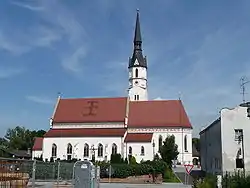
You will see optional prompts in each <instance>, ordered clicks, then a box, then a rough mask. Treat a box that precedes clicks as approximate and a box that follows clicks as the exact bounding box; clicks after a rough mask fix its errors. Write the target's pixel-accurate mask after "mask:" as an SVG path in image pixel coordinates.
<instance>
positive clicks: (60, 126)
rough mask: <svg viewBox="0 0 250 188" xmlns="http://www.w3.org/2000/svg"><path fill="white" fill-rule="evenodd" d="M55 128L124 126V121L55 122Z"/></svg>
mask: <svg viewBox="0 0 250 188" xmlns="http://www.w3.org/2000/svg"><path fill="white" fill-rule="evenodd" d="M52 127H53V129H69V128H70V129H74V128H124V122H105V123H54V124H53V126H52Z"/></svg>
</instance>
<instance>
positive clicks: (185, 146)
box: [33, 12, 192, 163]
mask: <svg viewBox="0 0 250 188" xmlns="http://www.w3.org/2000/svg"><path fill="white" fill-rule="evenodd" d="M141 45H142V40H141V32H140V23H139V13H138V12H137V19H136V28H135V37H134V51H133V55H132V57H131V58H130V60H129V66H128V71H129V89H128V97H116V98H78V99H62V98H60V97H59V98H58V101H57V104H56V106H55V110H54V114H53V116H52V118H51V122H50V124H51V128H50V130H49V131H48V132H47V133H46V134H45V135H44V138H43V139H41V138H40V141H41V140H42V142H39V141H37V142H35V145H34V148H33V157H39V156H40V155H41V154H42V157H43V159H44V160H50V158H51V157H53V158H55V159H56V158H60V159H72V158H77V159H92V158H93V157H95V159H96V160H109V159H110V156H111V154H112V153H120V154H121V155H122V156H123V157H124V158H126V157H128V156H129V155H133V156H134V157H135V158H136V160H137V161H138V162H140V161H141V160H152V159H153V156H154V154H156V153H158V151H159V150H158V148H159V147H160V146H161V145H162V144H163V141H164V140H165V138H166V137H167V135H172V134H173V135H174V136H175V140H176V144H177V145H178V150H179V156H178V161H179V162H180V163H192V126H191V124H190V121H189V118H188V116H187V114H186V112H185V109H184V107H183V105H182V102H181V101H180V100H157V101H156V100H154V101H149V100H148V91H147V62H146V58H145V57H143V55H142V46H141ZM36 143H37V144H36Z"/></svg>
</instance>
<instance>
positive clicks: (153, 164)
mask: <svg viewBox="0 0 250 188" xmlns="http://www.w3.org/2000/svg"><path fill="white" fill-rule="evenodd" d="M98 165H99V166H100V169H101V174H100V176H101V178H107V177H108V176H109V167H110V164H109V163H98ZM111 167H112V169H113V173H112V177H113V178H126V177H129V176H140V175H148V174H162V175H164V173H165V171H166V168H167V164H166V163H165V162H163V161H147V162H143V163H141V164H112V165H111Z"/></svg>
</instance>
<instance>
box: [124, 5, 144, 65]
mask: <svg viewBox="0 0 250 188" xmlns="http://www.w3.org/2000/svg"><path fill="white" fill-rule="evenodd" d="M128 67H129V68H131V67H145V68H147V60H146V57H143V54H142V37H141V28H140V15H139V10H138V9H137V13H136V23H135V34H134V51H133V55H132V57H131V58H130V59H129V66H128Z"/></svg>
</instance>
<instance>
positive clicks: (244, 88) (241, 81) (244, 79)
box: [240, 76, 250, 103]
mask: <svg viewBox="0 0 250 188" xmlns="http://www.w3.org/2000/svg"><path fill="white" fill-rule="evenodd" d="M249 82H250V81H249V80H248V79H247V77H246V76H243V77H241V79H240V87H241V89H242V93H241V94H242V99H243V103H245V102H246V100H245V95H246V86H245V85H246V84H247V83H249Z"/></svg>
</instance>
